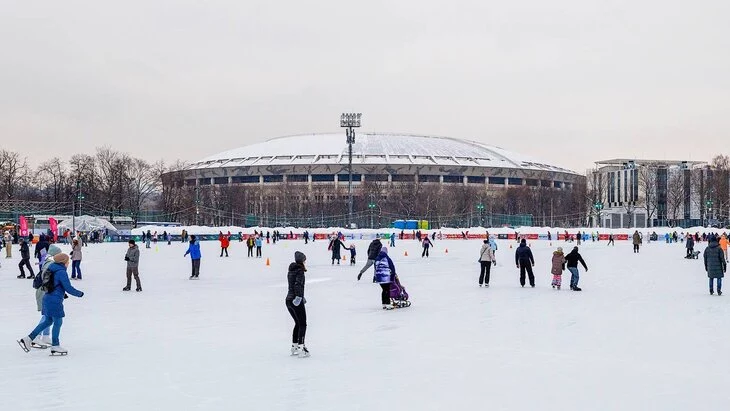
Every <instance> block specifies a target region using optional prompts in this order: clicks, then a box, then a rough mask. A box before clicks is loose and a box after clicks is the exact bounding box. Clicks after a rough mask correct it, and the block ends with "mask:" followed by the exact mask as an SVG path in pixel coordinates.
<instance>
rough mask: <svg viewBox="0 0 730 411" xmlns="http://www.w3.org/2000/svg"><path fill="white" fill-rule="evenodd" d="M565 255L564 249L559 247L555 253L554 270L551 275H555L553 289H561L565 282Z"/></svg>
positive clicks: (552, 269)
mask: <svg viewBox="0 0 730 411" xmlns="http://www.w3.org/2000/svg"><path fill="white" fill-rule="evenodd" d="M565 262H566V261H565V255H564V254H563V247H558V249H557V250H555V251H554V252H553V259H552V268H551V270H550V273H551V274H552V275H553V282H552V286H553V288H557V289H558V290H559V289H560V285H561V284H562V282H563V271H565Z"/></svg>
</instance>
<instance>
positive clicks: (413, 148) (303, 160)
mask: <svg viewBox="0 0 730 411" xmlns="http://www.w3.org/2000/svg"><path fill="white" fill-rule="evenodd" d="M345 141H346V138H345V134H344V132H343V133H330V134H302V135H296V136H286V137H278V138H274V139H271V140H268V141H266V142H263V143H257V144H251V145H248V146H244V147H240V148H236V149H233V150H229V151H224V152H222V153H219V154H215V155H213V156H210V157H207V158H204V159H202V160H200V161H198V162H195V163H193V164H192V165H191V167H190V168H191V169H199V168H216V167H241V166H260V165H299V164H301V165H305V164H333V163H334V164H347V144H346V142H345ZM355 141H356V142H355V144H354V145H353V164H355V165H358V164H360V165H362V164H365V165H374V164H386V165H399V164H400V165H402V164H414V165H436V166H439V165H443V166H471V167H508V168H521V169H529V170H543V171H557V172H564V173H573V174H576V173H574V172H573V171H571V170H568V169H565V168H562V167H558V166H554V165H550V164H548V163H545V162H542V161H538V160H534V159H531V158H529V157H526V156H523V155H518V154H516V153H512V152H510V151H507V150H504V149H502V148H499V147H495V146H490V145H486V144H482V143H478V142H475V141H469V140H462V139H457V138H451V137H433V136H418V135H408V134H387V133H358V134H357V136H356V139H355Z"/></svg>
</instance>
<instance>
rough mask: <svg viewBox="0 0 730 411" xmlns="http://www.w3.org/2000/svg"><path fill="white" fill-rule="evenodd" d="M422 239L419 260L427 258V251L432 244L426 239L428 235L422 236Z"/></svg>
mask: <svg viewBox="0 0 730 411" xmlns="http://www.w3.org/2000/svg"><path fill="white" fill-rule="evenodd" d="M422 238H423V243H422V245H423V252H422V253H421V258H423V257H424V256H425V257H426V258H428V249H429V248H430V247H431V246H433V243H432V242H431V240H429V239H428V235H424V236H423V237H422Z"/></svg>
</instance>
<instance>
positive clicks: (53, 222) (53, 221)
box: [48, 217, 58, 243]
mask: <svg viewBox="0 0 730 411" xmlns="http://www.w3.org/2000/svg"><path fill="white" fill-rule="evenodd" d="M48 224H49V225H50V226H51V232H52V233H53V242H54V243H55V242H58V221H56V219H55V218H53V217H51V218H49V219H48Z"/></svg>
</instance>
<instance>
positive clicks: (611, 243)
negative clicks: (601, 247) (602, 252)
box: [606, 238, 616, 245]
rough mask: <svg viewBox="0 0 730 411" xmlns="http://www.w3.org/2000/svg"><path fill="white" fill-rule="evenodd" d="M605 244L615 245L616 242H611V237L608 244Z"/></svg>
mask: <svg viewBox="0 0 730 411" xmlns="http://www.w3.org/2000/svg"><path fill="white" fill-rule="evenodd" d="M606 245H616V244H614V243H613V238H612V239H610V240H608V244H606Z"/></svg>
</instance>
